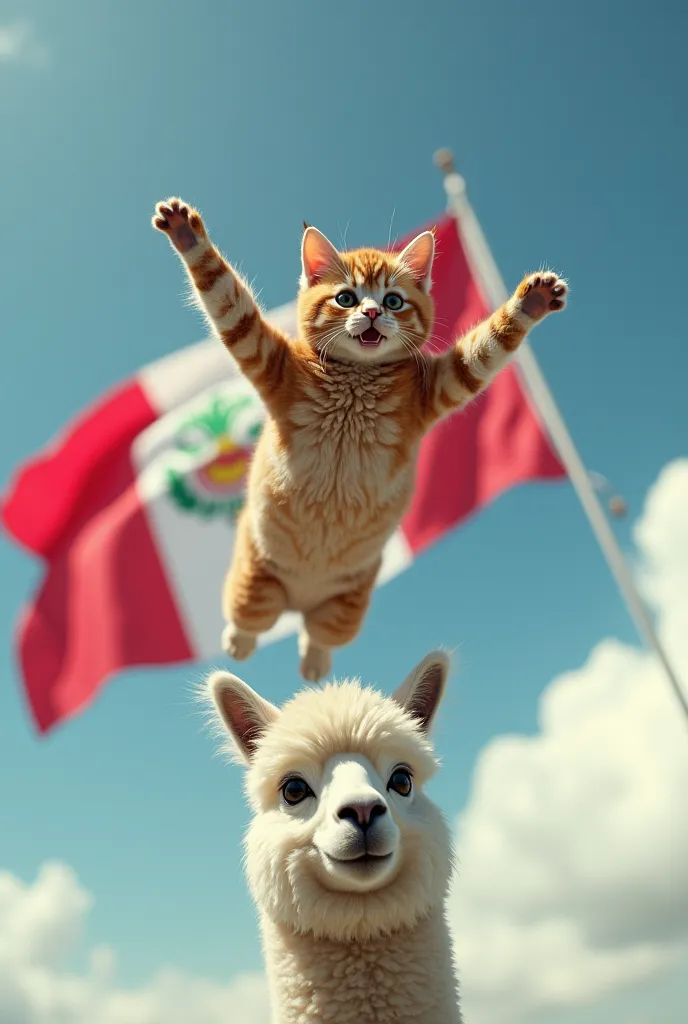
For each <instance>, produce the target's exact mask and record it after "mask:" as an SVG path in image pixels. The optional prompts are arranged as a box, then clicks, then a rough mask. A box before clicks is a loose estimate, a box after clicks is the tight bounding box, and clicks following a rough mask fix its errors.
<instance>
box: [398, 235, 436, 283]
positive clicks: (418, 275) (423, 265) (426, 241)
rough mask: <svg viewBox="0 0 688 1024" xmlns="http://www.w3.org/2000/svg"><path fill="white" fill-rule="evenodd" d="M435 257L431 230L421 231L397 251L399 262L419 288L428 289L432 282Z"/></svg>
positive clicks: (433, 237) (433, 238)
mask: <svg viewBox="0 0 688 1024" xmlns="http://www.w3.org/2000/svg"><path fill="white" fill-rule="evenodd" d="M434 258H435V236H434V234H433V233H432V231H423V232H422V234H420V235H417V236H416V237H415V238H414V239H413V241H412V242H409V244H408V245H407V246H406V248H405V249H404V250H403V251H402V252H400V253H399V262H400V263H402V264H403V266H404V268H405V269H406V270H407V271H408V272H409V274H410V275H411V276H412V277H413V279H414V281H415V282H416V284H417V285H418V286H419V287H420V288H425V290H426V291H429V290H430V285H431V284H432V280H431V276H430V275H431V273H432V261H433V260H434Z"/></svg>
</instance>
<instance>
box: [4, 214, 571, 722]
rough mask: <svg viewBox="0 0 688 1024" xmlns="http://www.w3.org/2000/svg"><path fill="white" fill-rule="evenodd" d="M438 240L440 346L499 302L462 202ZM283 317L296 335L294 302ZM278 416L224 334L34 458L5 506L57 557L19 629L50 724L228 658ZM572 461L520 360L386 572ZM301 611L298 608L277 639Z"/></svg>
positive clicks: (440, 432) (441, 442)
mask: <svg viewBox="0 0 688 1024" xmlns="http://www.w3.org/2000/svg"><path fill="white" fill-rule="evenodd" d="M436 239H437V257H436V261H435V266H434V271H433V279H434V285H433V295H434V298H435V304H436V311H437V320H436V328H435V332H436V333H435V341H434V342H433V345H432V347H434V348H435V350H440V349H442V348H445V347H447V346H449V345H451V344H452V341H453V339H454V338H455V337H456V336H457V335H459V334H462V333H463V332H465V331H466V330H467V329H468V328H470V327H471V326H472V325H473V324H475V323H476V322H477V321H479V320H482V319H483V318H484V317H485V316H487V314H488V312H489V309H488V307H487V304H486V302H485V300H484V298H483V297H482V295H481V294H480V292H479V289H478V286H477V284H476V281H475V278H474V275H473V273H472V272H471V269H470V267H469V263H468V260H467V258H466V255H465V253H464V250H463V247H462V244H461V241H460V239H459V235H458V232H457V227H456V222H455V220H454V219H453V218H452V217H450V216H449V215H447V216H445V217H443V218H442V219H441V220H440V222H439V223H438V225H437V234H436ZM407 240H408V239H407ZM407 240H403V241H402V242H400V243H399V245H400V247H401V246H403V245H405V244H406V241H407ZM268 318H269V319H270V320H271V321H272V322H273V323H275V324H276V325H278V326H279V327H281V328H282V329H283V330H285V331H286V332H287V333H289V334H291V335H292V336H293V335H294V333H295V330H296V323H295V306H294V304H293V303H291V304H289V305H287V306H283V307H280V308H279V309H276V310H273V311H272V312H271V313H270V314H268ZM263 416H264V411H263V407H262V405H261V403H260V401H259V399H258V397H257V395H256V394H255V392H254V391H253V390H252V388H251V387H250V385H248V384H247V382H246V381H245V380H244V379H243V377H241V375H240V374H239V372H238V371H237V369H236V368H235V366H234V363H233V361H232V359H231V357H230V356H229V355H228V354H227V352H226V351H225V349H224V348H223V346H222V344H221V343H220V342H219V341H217V340H215V339H212V340H209V341H203V342H201V343H200V344H197V345H192V346H190V347H189V348H185V349H182V350H181V351H179V352H176V353H174V354H173V355H171V356H168V357H167V358H165V359H161V360H159V361H158V362H155V363H152V364H151V365H149V366H147V367H145V368H144V369H143V370H141V372H140V373H139V374H138V375H137V376H136V377H135V378H133V379H131V380H129V381H126V382H125V383H123V384H121V385H120V386H118V387H116V388H115V389H114V390H112V391H110V392H109V393H107V394H105V395H103V396H102V397H101V398H100V399H99V400H98V401H97V402H95V403H94V404H93V405H92V406H91V408H89V409H86V410H85V411H84V412H83V413H82V414H81V415H80V416H78V417H77V418H76V419H75V420H74V421H73V422H72V423H71V424H70V425H69V426H68V427H67V428H66V429H65V430H64V431H63V432H62V433H61V434H60V435H59V436H58V437H57V438H56V439H55V440H54V441H53V442H52V444H50V445H49V446H48V447H47V448H46V449H45V450H44V451H43V452H41V453H40V454H39V455H37V456H36V457H35V458H33V459H32V460H30V461H29V462H28V463H27V464H26V465H24V466H23V467H22V468H21V469H20V471H19V473H18V474H17V476H16V478H15V480H14V481H13V483H12V484H11V486H10V487H9V493H8V494H7V495H6V496H5V499H4V502H3V507H2V518H3V521H4V524H5V527H6V529H7V530H8V531H9V532H10V533H11V534H12V535H13V536H14V538H15V539H16V540H17V541H19V542H20V543H21V544H23V545H24V546H25V547H26V548H28V550H29V551H31V552H34V553H35V554H37V555H40V556H41V557H42V558H43V559H44V560H45V570H46V571H45V576H44V579H43V583H42V585H41V587H40V590H39V592H38V594H37V595H36V597H35V598H34V600H33V601H32V602H31V604H30V605H29V607H28V608H27V609H26V610H25V611H24V613H23V615H22V617H21V622H20V625H19V631H18V632H19V638H18V646H19V658H20V662H21V669H22V673H23V677H24V683H25V686H26V692H27V694H28V699H29V704H30V707H31V710H32V713H33V716H34V719H35V722H36V725H37V727H38V729H39V730H40V731H41V732H46V731H47V730H49V729H50V728H51V727H52V726H54V725H55V724H56V723H58V722H60V721H61V720H63V719H65V718H67V717H69V716H70V715H73V714H74V713H76V712H77V711H79V710H80V709H81V708H83V707H84V706H85V705H87V704H88V703H89V701H91V700H92V699H93V698H94V696H95V694H96V693H97V692H98V690H99V689H100V687H101V686H102V685H103V684H104V682H105V681H106V680H107V679H108V677H109V676H111V675H112V674H113V673H114V672H117V671H118V670H119V669H122V668H124V667H126V666H134V665H143V664H154V663H158V664H160V663H171V662H182V661H190V660H192V659H205V658H209V657H212V656H217V654H218V653H219V642H220V634H221V630H222V626H223V622H222V615H221V609H220V594H221V586H222V581H223V579H224V575H225V573H226V570H227V567H228V564H229V559H230V555H231V548H232V543H233V539H234V529H235V522H236V515H237V512H238V510H239V509H240V507H241V503H242V500H243V491H244V483H245V477H246V470H247V467H248V464H249V461H250V458H251V451H252V447H253V444H254V442H255V439H256V437H257V435H258V433H259V431H260V427H261V423H262V421H263ZM563 475H564V470H563V468H562V466H561V464H560V462H559V461H558V459H557V457H556V456H555V454H554V451H553V448H552V446H551V443H550V441H549V439H548V438H547V436H546V435H545V433H544V431H543V428H542V426H541V424H540V421H539V419H538V417H537V415H536V413H535V411H534V409H533V407H532V405H531V404H530V401H529V399H528V397H527V395H526V393H525V391H524V388H523V386H522V384H521V381H520V379H519V376H518V372H517V370H516V368H515V367H513V366H512V367H510V368H507V369H506V370H505V371H504V372H502V373H501V374H500V375H499V376H498V377H497V379H496V380H495V381H494V383H493V384H492V385H491V386H490V387H489V389H488V390H487V392H486V393H485V394H483V395H482V396H480V397H479V398H478V399H477V400H476V401H475V402H474V403H473V404H472V405H471V406H470V407H469V408H468V409H467V411H466V412H465V413H460V414H457V415H454V416H452V417H450V418H449V419H447V420H445V421H444V422H442V423H440V424H439V425H438V426H437V427H436V428H435V429H434V430H433V431H432V433H431V434H430V435H429V436H428V437H427V438H426V439H425V441H424V442H423V444H422V447H421V452H420V460H419V465H418V478H417V487H416V492H415V496H414V499H413V503H412V506H411V508H410V510H409V512H408V515H407V516H406V518H405V519H404V521H403V523H402V526H401V529H400V530H399V531H398V532H397V533H396V535H395V536H394V537H393V538H392V539H391V540H390V542H389V544H388V546H387V549H386V551H385V558H384V563H383V567H382V570H381V573H380V577H379V581H378V583H379V584H382V583H384V582H385V581H386V580H388V579H390V578H391V577H392V576H394V575H396V574H397V573H399V572H401V571H402V570H403V569H406V568H408V567H409V565H410V564H411V563H412V561H413V559H414V557H415V556H416V555H417V554H418V553H419V552H421V551H422V550H423V549H424V548H425V547H427V546H428V545H429V544H432V543H433V542H434V541H436V540H438V539H439V538H440V537H441V536H442V535H443V534H444V533H446V532H447V531H448V530H451V529H452V528H454V527H455V526H457V525H458V524H459V523H460V522H461V521H462V520H463V519H465V518H466V517H467V516H468V515H470V514H471V513H472V512H473V511H475V510H476V509H478V508H480V507H481V506H482V505H484V504H485V503H486V502H488V501H490V500H491V499H492V498H494V497H495V496H496V495H497V494H499V493H500V492H501V491H503V490H505V489H506V488H508V487H512V486H513V485H515V484H517V483H520V482H521V481H524V480H530V479H542V478H546V477H561V476H563ZM297 621H298V619H297V617H296V616H295V615H293V614H292V615H286V616H284V617H283V619H282V620H281V621H280V622H279V623H278V624H277V626H276V627H275V629H274V630H272V631H271V633H270V634H268V635H267V636H266V637H265V638H264V640H265V641H269V640H271V639H277V638H278V637H280V636H284V635H285V634H286V633H289V632H291V631H293V630H294V628H295V627H296V625H297Z"/></svg>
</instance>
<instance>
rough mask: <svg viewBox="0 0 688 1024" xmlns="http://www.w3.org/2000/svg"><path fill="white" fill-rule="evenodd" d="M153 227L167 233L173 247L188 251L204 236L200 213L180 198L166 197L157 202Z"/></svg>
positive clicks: (180, 250)
mask: <svg viewBox="0 0 688 1024" xmlns="http://www.w3.org/2000/svg"><path fill="white" fill-rule="evenodd" d="M153 227H154V228H156V229H157V230H158V231H162V232H163V234H165V235H167V237H168V238H169V240H170V241H171V242H172V245H173V246H174V247H175V249H178V250H179V252H188V251H189V249H193V247H194V246H195V245H198V242H199V241H200V240H201V239H202V238H205V228H204V227H203V221H202V220H201V215H200V214H199V212H198V211H197V210H194V208H193V206H188V205H187V204H186V203H185V202H183V201H182V200H181V199H176V198H174V197H173V198H171V199H166V200H165V202H164V203H158V204H157V205H156V207H155V214H154V216H153Z"/></svg>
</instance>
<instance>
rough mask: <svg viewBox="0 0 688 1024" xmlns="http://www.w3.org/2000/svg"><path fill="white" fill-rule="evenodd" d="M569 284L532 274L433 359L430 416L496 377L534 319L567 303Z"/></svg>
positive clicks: (457, 403) (462, 401)
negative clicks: (497, 306) (483, 317)
mask: <svg viewBox="0 0 688 1024" xmlns="http://www.w3.org/2000/svg"><path fill="white" fill-rule="evenodd" d="M567 290H568V287H567V284H566V282H565V281H564V280H562V279H561V278H560V277H557V275H556V274H554V273H552V272H551V271H540V272H539V273H536V274H528V276H527V277H525V278H524V279H523V281H521V283H520V285H519V286H518V288H517V289H516V291H515V292H514V294H513V295H512V296H511V298H510V299H509V300H508V301H507V302H505V303H504V305H503V306H501V307H500V308H499V309H497V310H495V312H494V313H493V314H492V315H491V316H489V317H488V318H487V320H484V321H483V322H482V323H481V324H479V325H478V326H477V327H474V328H473V330H471V331H469V332H468V334H466V335H464V337H463V338H460V339H459V340H458V341H457V342H456V344H455V346H454V347H453V348H452V349H450V350H449V351H448V352H443V353H442V355H440V356H436V357H434V358H433V359H432V360H431V364H430V367H431V372H432V378H431V379H432V387H431V391H430V399H431V408H430V419H431V420H435V419H437V418H439V417H441V416H444V415H446V414H447V413H449V412H452V410H454V409H459V408H461V407H462V406H464V405H466V404H467V403H468V402H469V401H470V400H471V399H472V398H473V397H474V396H475V395H477V394H478V393H479V392H481V391H482V390H483V389H484V388H486V387H487V385H488V384H489V383H490V381H492V380H493V379H494V377H495V376H496V375H497V374H498V373H499V371H500V370H501V369H502V367H503V366H505V365H506V363H507V362H508V361H509V359H510V358H511V356H512V355H513V354H514V352H515V351H516V349H517V348H518V346H519V345H520V344H521V342H522V341H523V339H524V338H525V337H526V335H527V334H528V332H529V331H530V330H531V328H532V327H534V326H535V324H537V323H539V321H540V320H542V319H544V317H546V316H547V315H548V314H549V313H553V312H556V311H557V310H560V309H563V308H564V306H565V305H566V293H567Z"/></svg>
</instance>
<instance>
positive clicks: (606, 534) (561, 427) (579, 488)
mask: <svg viewBox="0 0 688 1024" xmlns="http://www.w3.org/2000/svg"><path fill="white" fill-rule="evenodd" d="M435 163H436V164H437V166H438V167H439V168H440V170H441V171H442V172H443V175H444V188H445V191H446V193H447V200H448V207H449V212H450V213H452V214H453V215H454V217H455V218H456V223H457V227H458V230H459V234H460V236H461V239H462V241H463V244H464V249H465V252H466V255H467V257H468V259H469V261H470V263H471V267H472V269H473V272H474V274H475V276H476V278H477V280H478V282H479V283H480V285H481V288H482V291H483V294H484V296H485V298H486V299H487V301H488V303H489V305H490V306H491V307H492V308H493V309H497V308H498V307H499V306H501V305H502V304H503V303H504V302H506V300H507V299H508V298H509V294H510V293H509V292H508V291H507V289H506V285H505V284H504V281H503V280H502V277H501V274H500V273H499V270H498V268H497V264H496V263H495V261H494V257H493V256H492V253H491V251H490V248H489V246H488V244H487V241H486V239H485V236H484V234H483V232H482V228H481V227H480V224H479V222H478V219H477V217H476V216H475V213H474V212H473V209H472V208H471V205H470V203H469V201H468V195H467V192H466V182H465V181H464V179H463V178H462V177H461V175H460V174H459V173H458V172H457V171H456V170H455V168H454V160H453V157H452V154H451V152H450V151H449V150H447V149H442V150H439V151H438V152H437V153H436V154H435ZM516 358H517V361H518V366H519V370H520V372H521V376H522V378H523V380H524V382H525V384H526V386H527V388H528V391H529V393H530V396H531V398H532V401H533V404H534V405H535V407H536V408H537V410H538V412H539V414H540V417H541V419H542V421H543V423H544V425H545V427H546V428H547V430H548V431H549V434H550V436H551V438H552V441H553V443H554V446H555V447H556V449H557V452H558V454H559V458H560V459H561V461H562V463H563V465H564V468H565V469H566V472H567V473H568V476H569V479H570V480H571V483H572V484H573V488H574V490H575V492H576V494H577V495H578V499H579V501H580V503H581V505H582V506H583V510H584V512H585V514H586V516H587V517H588V521H589V523H590V526H591V527H592V531H593V533H594V534H595V537H596V538H597V542H598V544H599V545H600V547H601V549H602V553H603V554H604V557H605V558H606V560H607V564H608V565H609V568H610V569H611V572H612V575H613V576H614V578H615V580H616V582H617V585H618V587H619V590H620V591H621V594H622V597H623V598H624V600H625V602H626V606H627V608H628V611H629V614H630V616H631V618H632V619H633V621H634V622H635V625H636V627H637V629H638V632H639V633H640V635H641V637H642V638H643V639H644V640H645V642H646V643H647V644H648V646H649V647H650V648H651V649H652V650H654V652H655V654H656V655H657V657H658V658H659V661H660V663H661V665H662V667H663V669H664V671H665V673H666V677H667V679H668V681H669V684H670V685H671V687H672V689H673V691H674V694H675V696H676V699H677V700H678V702H679V704H680V706H681V708H682V710H683V713H684V714H685V716H686V718H688V698H686V696H685V694H684V693H683V690H682V688H681V685H680V683H679V681H678V677H677V676H676V674H675V672H674V670H673V668H672V666H671V663H670V661H669V659H668V658H667V655H666V652H665V651H664V648H663V647H662V644H661V643H660V640H659V637H658V636H657V633H656V632H655V628H654V624H653V622H652V617H651V615H650V613H649V611H648V609H647V607H646V606H645V603H644V602H643V600H642V598H641V596H640V594H639V593H638V590H637V588H636V586H635V583H634V580H633V576H632V574H631V571H630V569H629V568H628V565H627V563H626V560H625V558H624V556H623V553H622V551H621V548H620V547H619V544H618V541H617V539H616V536H615V534H614V531H613V530H612V528H611V526H610V525H609V520H608V519H607V516H606V514H605V512H604V509H603V508H602V505H601V504H600V502H599V500H598V497H597V494H596V493H595V489H594V487H593V485H592V481H591V480H590V476H589V474H588V471H587V469H586V468H585V465H584V464H583V460H582V459H581V457H580V455H579V453H578V450H577V448H576V446H575V444H574V443H573V439H572V437H571V435H570V434H569V431H568V428H567V426H566V423H565V422H564V420H563V417H562V415H561V413H560V411H559V408H558V406H557V404H556V402H555V401H554V398H553V396H552V392H551V391H550V390H549V387H548V385H547V382H546V381H545V378H544V377H543V375H542V371H541V369H540V367H539V365H538V362H537V360H536V358H535V355H534V354H533V350H532V349H531V347H530V345H529V344H528V343H527V342H524V343H523V344H522V345H521V346H520V348H519V350H518V354H517V357H516Z"/></svg>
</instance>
